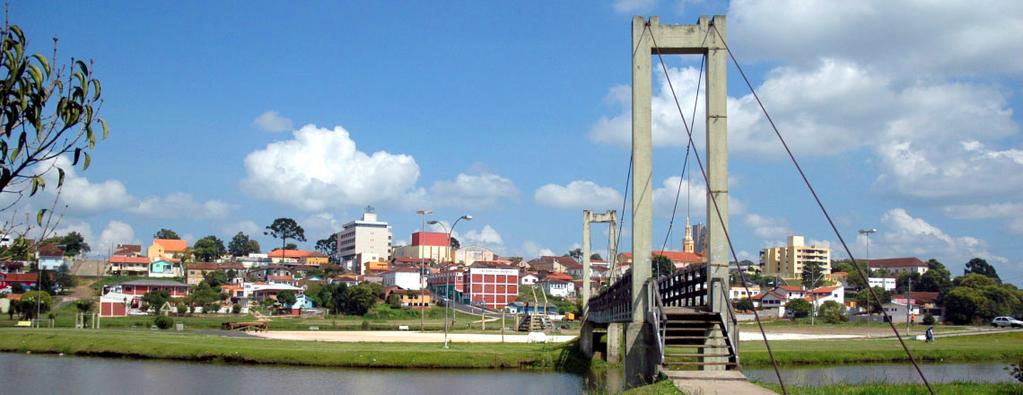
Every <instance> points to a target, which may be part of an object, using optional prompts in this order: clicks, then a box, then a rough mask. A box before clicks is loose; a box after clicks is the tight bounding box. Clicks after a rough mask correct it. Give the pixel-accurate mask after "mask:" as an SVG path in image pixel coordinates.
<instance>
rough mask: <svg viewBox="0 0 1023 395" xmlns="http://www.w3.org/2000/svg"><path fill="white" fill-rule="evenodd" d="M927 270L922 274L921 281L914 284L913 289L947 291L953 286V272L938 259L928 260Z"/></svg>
mask: <svg viewBox="0 0 1023 395" xmlns="http://www.w3.org/2000/svg"><path fill="white" fill-rule="evenodd" d="M927 268H928V269H927V271H926V272H924V274H923V275H921V276H920V283H919V284H913V289H915V290H919V291H924V292H939V293H942V294H944V293H946V292H948V290H949V289H950V288H952V280H951V273H950V272H949V271H948V269H946V268H945V265H943V264H941V262H938V261H937V260H934V259H930V260H928V261H927Z"/></svg>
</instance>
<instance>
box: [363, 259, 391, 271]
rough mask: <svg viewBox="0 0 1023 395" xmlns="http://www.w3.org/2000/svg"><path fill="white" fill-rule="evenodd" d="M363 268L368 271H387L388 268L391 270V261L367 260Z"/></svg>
mask: <svg viewBox="0 0 1023 395" xmlns="http://www.w3.org/2000/svg"><path fill="white" fill-rule="evenodd" d="M363 268H364V269H365V270H368V271H375V272H386V271H388V270H391V263H390V262H375V261H369V262H366V264H365V265H363Z"/></svg>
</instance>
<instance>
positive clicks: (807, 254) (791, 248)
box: [760, 236, 831, 282]
mask: <svg viewBox="0 0 1023 395" xmlns="http://www.w3.org/2000/svg"><path fill="white" fill-rule="evenodd" d="M810 263H819V264H820V266H821V272H822V273H823V274H824V277H823V279H824V280H830V279H831V248H830V247H823V246H816V245H806V243H805V241H804V239H803V236H789V238H788V244H787V245H785V246H783V247H771V248H765V249H763V250H760V266H761V267H762V268H763V272H764V275H765V276H769V277H781V278H783V279H785V280H786V281H794V282H799V281H801V280H802V278H803V267H804V266H805V265H807V264H810Z"/></svg>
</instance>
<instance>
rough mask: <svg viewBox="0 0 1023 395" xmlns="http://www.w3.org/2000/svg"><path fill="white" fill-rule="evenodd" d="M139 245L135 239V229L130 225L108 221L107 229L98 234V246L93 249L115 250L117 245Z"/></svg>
mask: <svg viewBox="0 0 1023 395" xmlns="http://www.w3.org/2000/svg"><path fill="white" fill-rule="evenodd" d="M131 243H139V240H138V239H136V238H135V229H134V228H132V226H131V225H129V224H127V223H124V222H121V221H116V220H115V221H110V222H109V223H107V227H106V228H104V229H103V232H100V235H99V245H97V246H95V247H94V248H97V249H103V250H106V249H107V248H116V247H117V245H118V244H131Z"/></svg>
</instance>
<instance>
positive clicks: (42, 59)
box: [32, 54, 50, 75]
mask: <svg viewBox="0 0 1023 395" xmlns="http://www.w3.org/2000/svg"><path fill="white" fill-rule="evenodd" d="M32 57H33V58H36V61H38V62H39V64H41V65H43V70H45V71H46V75H50V62H47V61H46V58H45V57H44V56H43V55H40V54H35V55H32Z"/></svg>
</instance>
